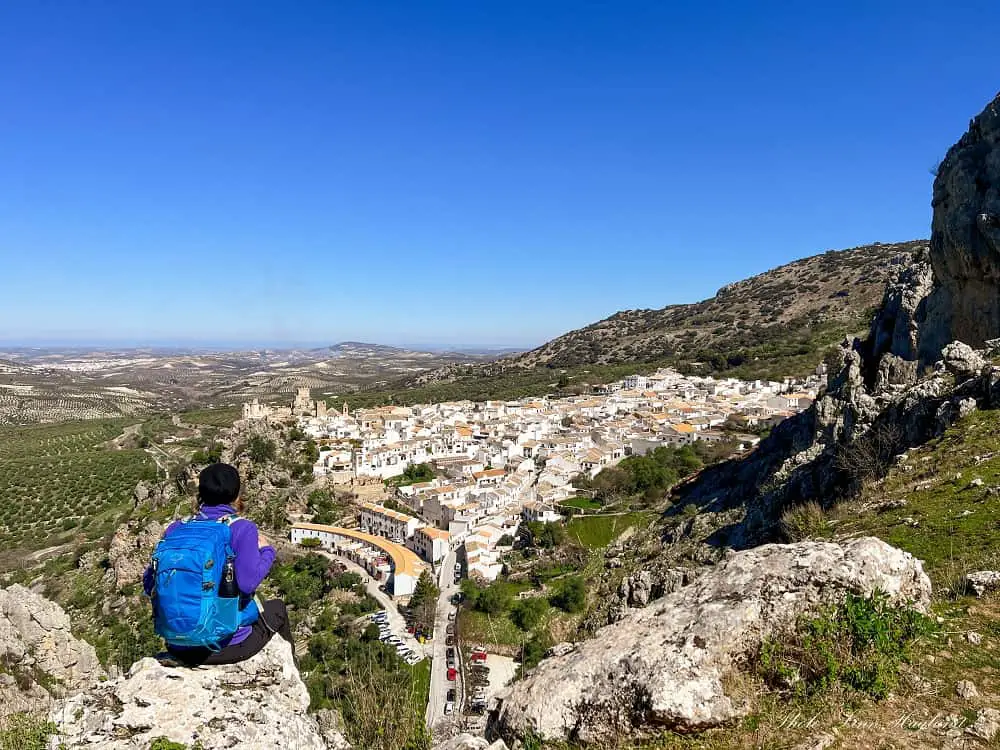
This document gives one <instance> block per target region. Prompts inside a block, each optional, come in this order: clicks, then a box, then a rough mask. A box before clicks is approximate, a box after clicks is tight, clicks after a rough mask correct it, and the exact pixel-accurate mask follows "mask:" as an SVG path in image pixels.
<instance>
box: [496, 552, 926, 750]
mask: <svg viewBox="0 0 1000 750" xmlns="http://www.w3.org/2000/svg"><path fill="white" fill-rule="evenodd" d="M875 590H881V591H884V592H886V593H887V594H888V595H889V597H890V598H891V600H893V601H894V602H897V603H906V604H910V605H912V606H915V607H917V608H920V609H925V608H926V607H927V605H928V603H929V601H930V593H931V586H930V581H929V580H928V578H927V576H926V575H925V574H924V572H923V569H922V567H921V564H920V561H919V560H916V559H914V558H913V557H912V556H911V555H909V554H907V553H905V552H902V551H900V550H898V549H896V548H894V547H891V546H889V545H888V544H886V543H885V542H883V541H881V540H879V539H875V538H871V537H868V538H862V539H857V540H854V541H851V542H849V543H846V544H844V545H838V544H832V543H823V542H802V543H798V544H790V545H766V546H763V547H759V548H756V549H753V550H748V551H745V552H740V553H733V554H732V555H731V556H730V557H728V559H726V560H725V561H724V562H723V563H721V564H720V565H718V566H716V567H715V568H712V569H709V570H707V571H705V572H704V573H702V574H701V575H700V576H699V577H698V578H697V579H696V580H695V581H694V582H692V583H690V584H689V585H687V586H684V587H682V588H680V589H679V590H678V591H676V592H674V593H672V594H668V595H667V596H664V597H663V598H661V599H658V600H656V601H655V602H653V603H652V604H650V606H648V607H646V608H644V609H639V610H634V611H633V612H631V613H630V614H628V615H627V616H626V617H625V618H624V619H623V620H621V621H620V622H618V623H615V624H613V625H609V626H607V627H606V628H604V629H602V630H599V631H598V632H597V633H596V635H595V637H594V638H593V639H592V640H588V641H584V642H582V643H579V644H577V645H576V646H568V647H566V648H561V649H557V650H556V653H558V654H559V655H558V656H553V657H552V658H549V659H546V660H544V661H543V662H542V663H541V664H540V665H539V667H538V668H537V669H536V670H535V671H534V672H533V673H532V674H531V675H530V676H529V677H528V678H527V679H525V680H524V681H522V682H518V683H515V685H514V686H513V687H512V688H511V689H510V691H509V692H508V693H507V694H506V695H505V696H503V698H502V704H501V709H500V712H499V715H498V718H497V720H496V725H495V727H494V731H496V732H497V733H499V734H500V735H501V736H503V737H505V738H507V739H508V740H511V739H519V738H524V737H527V736H537V737H540V738H542V739H546V740H561V741H570V742H574V743H582V744H585V745H593V746H597V747H602V746H606V745H608V744H609V743H612V742H613V741H615V740H616V738H619V737H623V736H633V735H638V736H641V735H642V734H644V733H647V732H650V731H656V730H659V729H673V730H677V731H682V732H683V731H692V730H701V729H705V728H708V727H714V726H719V725H721V724H724V723H726V722H729V721H731V720H733V719H736V718H738V717H741V716H745V715H747V713H749V711H750V710H751V708H752V706H751V704H750V703H749V702H748V701H743V700H740V699H738V698H736V697H735V696H734V695H732V694H730V693H729V692H728V690H727V678H728V677H729V676H730V675H731V674H733V673H734V672H735V671H736V670H738V668H739V665H740V664H741V662H743V661H744V660H745V659H746V658H748V657H749V656H751V655H752V654H753V653H755V652H756V651H757V649H759V647H760V644H761V642H762V640H763V639H765V638H768V637H777V636H780V635H781V634H782V633H785V632H788V631H789V630H790V629H792V628H793V627H794V626H795V623H796V621H797V620H798V618H799V617H800V616H802V615H803V614H804V613H807V612H811V611H814V610H815V609H816V608H818V607H820V606H821V605H823V604H832V603H835V602H839V601H840V600H842V598H843V597H844V596H845V595H846V594H847V593H848V592H852V593H857V594H863V595H868V594H871V593H872V592H873V591H875Z"/></svg>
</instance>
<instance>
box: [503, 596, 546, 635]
mask: <svg viewBox="0 0 1000 750" xmlns="http://www.w3.org/2000/svg"><path fill="white" fill-rule="evenodd" d="M548 608H549V605H548V602H546V601H545V599H543V598H542V597H540V596H533V597H530V598H528V599H519V600H518V601H516V602H514V604H513V605H512V606H511V608H510V619H511V621H512V622H513V623H514V624H515V625H517V626H518V627H519V628H521V630H524V631H529V630H532V629H534V627H535V626H536V625H538V623H540V622H541V621H542V617H544V616H545V612H546V610H548Z"/></svg>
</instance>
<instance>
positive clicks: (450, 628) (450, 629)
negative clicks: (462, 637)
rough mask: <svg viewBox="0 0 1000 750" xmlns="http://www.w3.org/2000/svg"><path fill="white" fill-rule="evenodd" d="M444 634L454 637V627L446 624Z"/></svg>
mask: <svg viewBox="0 0 1000 750" xmlns="http://www.w3.org/2000/svg"><path fill="white" fill-rule="evenodd" d="M444 632H445V633H447V634H448V635H455V626H454V625H452V624H451V623H448V629H447V630H445V631H444Z"/></svg>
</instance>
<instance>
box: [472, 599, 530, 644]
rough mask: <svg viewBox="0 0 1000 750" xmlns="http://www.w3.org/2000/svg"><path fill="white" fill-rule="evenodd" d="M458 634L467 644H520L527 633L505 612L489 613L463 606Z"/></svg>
mask: <svg viewBox="0 0 1000 750" xmlns="http://www.w3.org/2000/svg"><path fill="white" fill-rule="evenodd" d="M458 628H459V636H460V638H461V640H462V643H463V645H467V646H486V647H487V649H488V648H489V647H490V646H508V647H510V646H520V645H521V643H522V642H523V641H524V640H525V639H526V638H527V635H526V634H525V633H524V631H522V630H521V629H520V628H519V627H517V625H515V624H514V623H513V622H512V621H511V619H510V617H509V616H508V615H507V613H506V612H502V613H500V614H496V615H491V614H488V613H486V612H479V611H478V610H474V609H469V608H463V609H462V615H461V617H460V618H459V623H458Z"/></svg>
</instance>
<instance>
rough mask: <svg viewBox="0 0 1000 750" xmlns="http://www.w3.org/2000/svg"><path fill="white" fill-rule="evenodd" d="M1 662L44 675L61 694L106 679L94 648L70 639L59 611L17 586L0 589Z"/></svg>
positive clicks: (0, 710) (68, 622) (67, 625)
mask: <svg viewBox="0 0 1000 750" xmlns="http://www.w3.org/2000/svg"><path fill="white" fill-rule="evenodd" d="M0 659H2V660H4V661H5V662H7V663H9V664H12V665H17V666H18V667H19V668H21V669H22V670H26V671H28V672H36V671H37V672H43V673H44V674H45V675H47V676H48V677H49V678H51V679H52V680H55V681H56V683H57V684H58V689H59V690H60V691H62V690H65V691H72V690H79V689H81V688H84V687H86V686H88V685H90V684H92V683H93V682H95V681H97V680H98V679H100V678H102V677H105V676H106V675H105V672H104V669H103V668H102V667H101V665H100V662H99V661H98V660H97V654H96V653H95V652H94V648H93V647H92V646H91V645H90V644H89V643H86V642H84V641H81V640H78V639H77V638H74V637H73V634H72V632H71V629H70V621H69V617H68V616H67V615H66V613H65V612H63V610H62V608H61V607H60V606H59V605H58V604H56V603H55V602H51V601H49V600H48V599H45V598H44V597H42V596H39V595H38V594H35V593H34V592H32V591H30V590H29V589H26V588H25V587H24V586H21V585H19V584H15V585H13V586H9V587H8V588H6V589H0ZM35 692H36V695H40V694H39V693H38V692H37V691H35ZM2 711H3V706H0V712H2Z"/></svg>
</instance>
